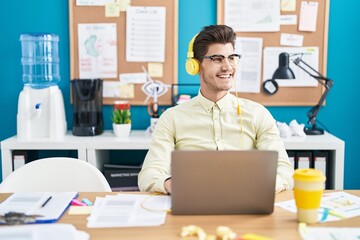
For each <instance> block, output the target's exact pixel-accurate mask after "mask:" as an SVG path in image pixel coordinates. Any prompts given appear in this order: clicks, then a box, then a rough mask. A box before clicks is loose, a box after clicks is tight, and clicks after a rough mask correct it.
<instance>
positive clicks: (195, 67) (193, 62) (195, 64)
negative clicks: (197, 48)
mask: <svg viewBox="0 0 360 240" xmlns="http://www.w3.org/2000/svg"><path fill="white" fill-rule="evenodd" d="M197 35H198V33H197V34H196V35H195V36H194V37H193V38H192V39H191V40H190V42H189V48H188V52H187V60H186V63H185V69H186V72H187V73H188V74H190V75H195V74H197V73H198V72H199V70H200V64H199V61H198V60H197V59H195V58H194V51H193V48H194V42H195V38H196V37H197Z"/></svg>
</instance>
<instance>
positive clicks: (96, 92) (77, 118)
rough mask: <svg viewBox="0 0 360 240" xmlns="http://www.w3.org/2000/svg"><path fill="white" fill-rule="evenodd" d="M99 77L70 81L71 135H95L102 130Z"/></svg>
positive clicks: (101, 83) (101, 87)
mask: <svg viewBox="0 0 360 240" xmlns="http://www.w3.org/2000/svg"><path fill="white" fill-rule="evenodd" d="M102 90H103V81H102V80H101V79H75V80H72V81H71V93H72V100H73V104H74V125H73V131H72V133H73V135H75V136H95V135H99V134H101V133H102V132H103V130H104V127H103V115H102Z"/></svg>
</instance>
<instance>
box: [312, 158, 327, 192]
mask: <svg viewBox="0 0 360 240" xmlns="http://www.w3.org/2000/svg"><path fill="white" fill-rule="evenodd" d="M327 159H328V152H326V151H315V153H314V168H315V169H317V170H320V171H322V173H323V174H324V175H325V176H327ZM327 178H328V176H327ZM328 182H329V181H328V179H326V181H325V186H326V188H328V187H329V186H327V183H328Z"/></svg>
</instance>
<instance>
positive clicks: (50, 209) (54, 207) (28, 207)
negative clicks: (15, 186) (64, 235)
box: [0, 192, 78, 223]
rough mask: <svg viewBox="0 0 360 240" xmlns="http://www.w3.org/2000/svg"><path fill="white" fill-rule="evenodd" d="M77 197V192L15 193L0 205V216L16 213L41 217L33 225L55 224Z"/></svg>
mask: <svg viewBox="0 0 360 240" xmlns="http://www.w3.org/2000/svg"><path fill="white" fill-rule="evenodd" d="M77 196H78V194H77V192H53V193H52V192H16V193H13V194H12V195H10V196H9V197H8V198H7V199H6V200H5V201H3V202H2V203H1V204H0V215H5V214H6V213H9V212H17V213H24V214H26V215H41V217H36V219H35V223H51V222H56V221H58V220H59V218H60V217H61V216H62V215H63V214H64V212H65V211H66V209H67V208H68V207H69V205H70V203H71V200H72V199H74V198H76V197H77Z"/></svg>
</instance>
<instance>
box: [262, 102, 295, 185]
mask: <svg viewBox="0 0 360 240" xmlns="http://www.w3.org/2000/svg"><path fill="white" fill-rule="evenodd" d="M259 113H260V114H259V115H258V116H257V121H256V122H257V128H256V129H257V131H256V136H257V144H256V147H257V149H259V150H273V151H277V152H278V154H279V155H278V168H277V176H276V187H275V191H276V192H281V191H283V190H287V189H292V188H293V185H294V184H293V174H294V168H293V166H292V165H291V163H290V161H289V157H288V155H287V153H286V150H285V147H284V142H283V140H282V139H281V138H280V134H279V130H278V128H277V127H276V122H275V119H274V118H273V117H272V116H271V114H270V112H269V111H268V110H267V109H266V108H263V110H261V111H259Z"/></svg>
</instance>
